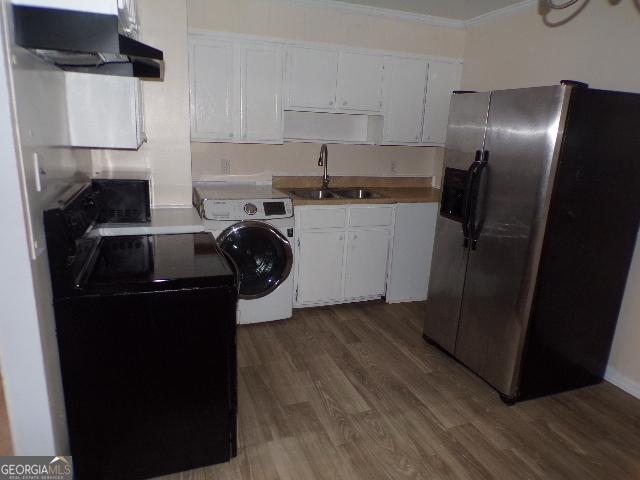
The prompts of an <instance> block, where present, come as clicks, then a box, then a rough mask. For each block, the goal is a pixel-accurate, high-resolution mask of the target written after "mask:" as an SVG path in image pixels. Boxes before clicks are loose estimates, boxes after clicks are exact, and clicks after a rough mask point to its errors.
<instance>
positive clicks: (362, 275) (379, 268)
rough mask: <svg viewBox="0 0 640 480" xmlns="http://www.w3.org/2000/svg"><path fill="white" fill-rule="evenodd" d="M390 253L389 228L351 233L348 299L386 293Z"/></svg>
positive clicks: (346, 281)
mask: <svg viewBox="0 0 640 480" xmlns="http://www.w3.org/2000/svg"><path fill="white" fill-rule="evenodd" d="M388 254H389V231H388V230H382V229H380V230H357V231H356V230H354V231H350V232H349V233H348V241H347V263H346V271H345V284H344V297H345V298H346V299H356V298H363V297H375V296H382V295H384V292H385V286H386V282H387V257H388Z"/></svg>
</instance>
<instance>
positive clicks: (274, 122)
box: [240, 44, 283, 142]
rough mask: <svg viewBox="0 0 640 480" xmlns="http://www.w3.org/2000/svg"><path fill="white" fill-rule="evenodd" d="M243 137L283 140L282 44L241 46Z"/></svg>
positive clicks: (247, 138)
mask: <svg viewBox="0 0 640 480" xmlns="http://www.w3.org/2000/svg"><path fill="white" fill-rule="evenodd" d="M241 70H242V74H241V76H242V84H241V86H240V91H241V92H242V139H243V140H249V141H258V142H259V141H266V142H271V141H280V142H282V112H283V111H282V47H280V46H279V45H270V44H247V45H244V46H243V47H242V67H241Z"/></svg>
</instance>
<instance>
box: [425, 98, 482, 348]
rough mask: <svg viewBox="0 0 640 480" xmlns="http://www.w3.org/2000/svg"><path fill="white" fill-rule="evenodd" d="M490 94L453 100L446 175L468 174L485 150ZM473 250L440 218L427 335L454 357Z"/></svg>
mask: <svg viewBox="0 0 640 480" xmlns="http://www.w3.org/2000/svg"><path fill="white" fill-rule="evenodd" d="M490 98H491V95H490V93H464V94H454V95H453V96H452V97H451V107H450V112H449V126H448V129H447V147H446V150H445V158H444V171H445V172H446V170H447V168H452V169H458V170H463V171H466V170H467V169H468V168H469V167H470V166H471V165H472V164H473V163H474V160H475V156H476V151H477V150H482V146H483V143H484V136H485V127H486V122H487V113H488V110H489V101H490ZM468 254H469V250H468V249H467V248H465V247H464V246H463V234H462V224H461V223H460V222H458V221H455V220H452V219H450V218H446V217H444V216H443V215H442V214H440V215H439V216H438V220H437V223H436V234H435V243H434V251H433V257H432V261H431V274H430V280H429V294H428V299H427V310H426V318H425V325H424V334H425V336H427V337H428V338H429V339H430V340H432V341H434V342H436V343H437V344H438V345H440V346H441V347H442V348H444V349H445V350H447V351H448V352H450V353H453V351H454V348H455V341H456V335H457V330H458V319H459V316H460V304H461V301H462V291H463V286H464V276H465V272H466V268H467V258H468Z"/></svg>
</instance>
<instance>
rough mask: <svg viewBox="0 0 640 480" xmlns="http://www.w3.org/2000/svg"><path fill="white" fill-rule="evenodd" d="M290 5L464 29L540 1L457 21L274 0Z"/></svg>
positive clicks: (320, 0) (324, 1)
mask: <svg viewBox="0 0 640 480" xmlns="http://www.w3.org/2000/svg"><path fill="white" fill-rule="evenodd" d="M272 1H275V2H279V3H284V4H288V5H299V6H304V7H315V8H325V9H332V10H338V11H340V12H345V13H353V14H356V15H368V16H371V17H379V18H386V19H389V20H399V21H403V22H415V23H421V24H423V25H431V26H435V27H446V28H455V29H463V28H468V27H474V26H476V25H481V24H484V23H487V22H490V21H492V20H495V19H497V18H500V17H504V16H509V15H514V14H516V13H519V12H522V11H524V10H527V9H529V8H531V7H533V6H535V5H537V4H538V1H539V0H523V1H521V2H519V3H515V4H513V5H509V6H507V7H503V8H500V9H498V10H493V11H492V12H488V13H485V14H483V15H479V16H477V17H474V18H471V19H469V20H455V19H453V18H444V17H435V16H432V15H423V14H420V13H413V12H403V11H401V10H392V9H390V8H381V7H372V6H369V5H360V4H355V3H346V2H341V1H339V0H272Z"/></svg>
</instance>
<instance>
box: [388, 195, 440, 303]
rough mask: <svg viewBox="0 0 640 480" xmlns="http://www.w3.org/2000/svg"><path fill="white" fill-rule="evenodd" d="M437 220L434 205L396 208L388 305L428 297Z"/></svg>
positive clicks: (435, 204)
mask: <svg viewBox="0 0 640 480" xmlns="http://www.w3.org/2000/svg"><path fill="white" fill-rule="evenodd" d="M437 217H438V204H437V203H406V204H399V205H397V206H396V220H395V233H394V235H393V247H392V249H391V256H392V260H391V271H390V272H389V284H388V285H387V302H388V303H395V302H413V301H419V300H425V299H426V298H427V288H428V286H429V273H430V271H431V255H432V254H433V242H434V237H435V231H436V219H437Z"/></svg>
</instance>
